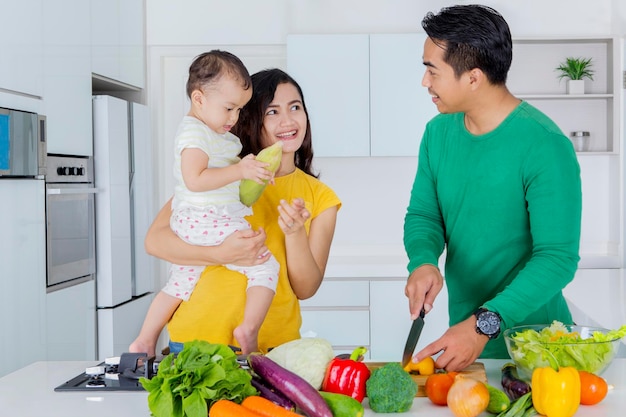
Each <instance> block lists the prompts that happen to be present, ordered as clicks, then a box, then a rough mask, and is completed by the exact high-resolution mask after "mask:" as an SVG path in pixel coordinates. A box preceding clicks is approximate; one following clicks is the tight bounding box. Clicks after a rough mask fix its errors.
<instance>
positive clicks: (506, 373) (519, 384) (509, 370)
mask: <svg viewBox="0 0 626 417" xmlns="http://www.w3.org/2000/svg"><path fill="white" fill-rule="evenodd" d="M501 383H502V389H503V390H504V392H506V395H508V396H509V398H510V399H511V401H515V400H517V399H518V398H520V397H521V396H523V395H524V394H527V393H529V392H530V385H529V384H528V383H527V382H526V381H524V380H522V379H520V377H519V376H518V374H517V367H516V366H515V365H514V364H512V363H510V362H509V363H505V364H504V366H502V380H501Z"/></svg>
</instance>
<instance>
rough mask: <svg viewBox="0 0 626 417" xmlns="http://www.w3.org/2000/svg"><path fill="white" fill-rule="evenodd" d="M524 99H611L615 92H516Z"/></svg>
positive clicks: (517, 95)
mask: <svg viewBox="0 0 626 417" xmlns="http://www.w3.org/2000/svg"><path fill="white" fill-rule="evenodd" d="M516 97H517V98H521V99H523V100H555V99H556V100H579V99H583V100H587V99H611V98H613V94H516Z"/></svg>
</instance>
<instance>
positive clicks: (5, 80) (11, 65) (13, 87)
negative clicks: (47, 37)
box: [0, 0, 44, 97]
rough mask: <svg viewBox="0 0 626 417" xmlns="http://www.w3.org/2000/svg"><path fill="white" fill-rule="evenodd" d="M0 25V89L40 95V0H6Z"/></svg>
mask: <svg viewBox="0 0 626 417" xmlns="http://www.w3.org/2000/svg"><path fill="white" fill-rule="evenodd" d="M1 13H2V20H1V21H2V23H1V24H0V51H2V59H0V89H6V90H10V91H14V92H19V93H22V94H29V95H33V96H37V97H41V96H42V95H43V65H42V64H43V23H44V22H43V17H44V14H43V0H22V1H16V2H5V3H4V4H3V7H2V12H1Z"/></svg>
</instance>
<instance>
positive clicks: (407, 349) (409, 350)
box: [402, 308, 426, 368]
mask: <svg viewBox="0 0 626 417" xmlns="http://www.w3.org/2000/svg"><path fill="white" fill-rule="evenodd" d="M425 314H426V312H425V311H424V309H423V308H422V311H420V315H419V316H417V318H416V319H415V320H413V324H411V330H410V331H409V337H408V338H407V339H406V344H405V345H404V351H403V352H402V367H403V368H404V367H405V366H406V365H407V364H408V363H409V362H410V361H411V357H412V356H413V351H415V346H417V341H418V340H419V338H420V335H421V334H422V329H423V328H424V315H425Z"/></svg>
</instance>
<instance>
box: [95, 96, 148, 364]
mask: <svg viewBox="0 0 626 417" xmlns="http://www.w3.org/2000/svg"><path fill="white" fill-rule="evenodd" d="M149 120H150V118H149V112H148V108H147V107H146V106H144V105H141V104H137V103H130V102H127V101H125V100H122V99H119V98H116V97H112V96H106V95H98V96H94V97H93V129H94V170H95V174H94V177H95V178H94V179H95V185H96V188H97V189H98V194H97V196H96V265H97V272H96V293H97V316H98V325H97V327H98V358H99V359H104V358H107V357H111V356H119V355H120V354H121V353H123V352H127V350H128V346H129V344H130V343H131V342H132V341H133V340H134V338H135V337H136V336H137V334H138V332H139V329H140V328H141V324H142V322H143V319H144V317H145V314H146V311H147V310H148V307H149V305H150V302H151V301H152V297H153V291H154V288H155V266H154V259H153V258H152V257H150V256H148V255H147V254H146V253H145V250H144V245H143V241H144V237H145V233H146V231H147V229H148V227H149V225H150V223H151V222H152V219H153V218H154V192H153V185H152V178H153V172H152V140H151V139H152V138H151V135H150V121H149Z"/></svg>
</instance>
